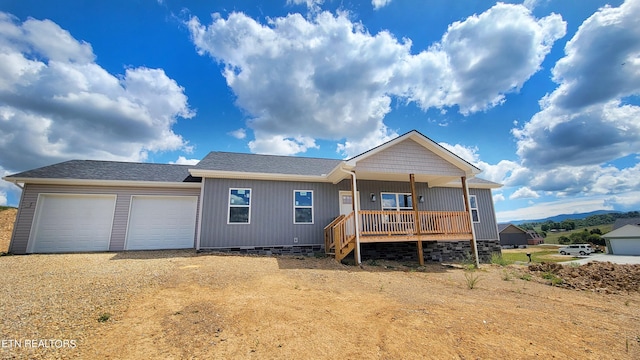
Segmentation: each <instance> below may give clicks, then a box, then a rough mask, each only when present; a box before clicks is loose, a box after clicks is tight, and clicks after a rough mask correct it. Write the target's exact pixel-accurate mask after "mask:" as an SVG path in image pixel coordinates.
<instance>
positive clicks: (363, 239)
mask: <svg viewBox="0 0 640 360" xmlns="http://www.w3.org/2000/svg"><path fill="white" fill-rule="evenodd" d="M354 214H355V212H351V213H350V214H348V215H340V216H339V217H337V218H336V219H335V220H334V221H332V222H331V223H330V224H329V225H327V226H326V227H325V228H324V240H325V251H326V252H327V254H331V255H334V256H335V258H336V260H338V261H340V260H342V259H344V258H345V257H346V256H347V255H349V254H350V253H351V252H352V251H354V250H356V251H357V250H358V249H357V242H359V243H360V244H365V243H383V242H386V243H388V242H416V243H417V247H418V255H419V256H418V260H419V261H420V264H421V265H422V264H423V263H424V257H423V256H422V255H421V254H422V242H423V241H470V242H472V241H473V231H472V227H471V226H472V225H471V220H470V217H469V213H468V212H466V211H382V210H380V211H378V210H361V211H359V212H358V217H357V220H358V221H356V216H355V215H354ZM356 224H357V228H358V229H359V230H360V231H359V234H356ZM356 238H358V239H356ZM357 240H358V241H357Z"/></svg>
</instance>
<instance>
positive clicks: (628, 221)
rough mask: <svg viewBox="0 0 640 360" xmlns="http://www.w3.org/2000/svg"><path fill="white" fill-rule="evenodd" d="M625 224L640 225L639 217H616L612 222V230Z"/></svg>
mask: <svg viewBox="0 0 640 360" xmlns="http://www.w3.org/2000/svg"><path fill="white" fill-rule="evenodd" d="M625 225H636V226H637V225H640V218H618V219H616V222H615V223H614V224H613V229H612V230H616V229H620V228H621V227H623V226H625Z"/></svg>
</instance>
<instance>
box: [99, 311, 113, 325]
mask: <svg viewBox="0 0 640 360" xmlns="http://www.w3.org/2000/svg"><path fill="white" fill-rule="evenodd" d="M109 319H111V314H109V313H102V315H100V317H98V322H101V323H103V322H107V321H109Z"/></svg>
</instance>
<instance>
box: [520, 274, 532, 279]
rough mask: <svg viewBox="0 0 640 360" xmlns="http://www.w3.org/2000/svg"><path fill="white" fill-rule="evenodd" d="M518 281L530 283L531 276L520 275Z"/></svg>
mask: <svg viewBox="0 0 640 360" xmlns="http://www.w3.org/2000/svg"><path fill="white" fill-rule="evenodd" d="M520 280H524V281H531V274H522V275H520Z"/></svg>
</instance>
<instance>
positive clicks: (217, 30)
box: [187, 0, 565, 156]
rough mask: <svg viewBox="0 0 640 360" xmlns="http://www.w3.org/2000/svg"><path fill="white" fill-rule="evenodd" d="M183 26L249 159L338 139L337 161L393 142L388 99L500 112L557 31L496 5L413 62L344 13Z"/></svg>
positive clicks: (557, 20)
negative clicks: (239, 118) (243, 128)
mask: <svg viewBox="0 0 640 360" xmlns="http://www.w3.org/2000/svg"><path fill="white" fill-rule="evenodd" d="M290 2H291V3H302V2H303V1H301V0H292V1H290ZM305 3H308V2H305ZM311 4H312V5H313V4H317V2H314V1H311ZM187 26H188V28H189V30H190V33H191V38H192V41H193V43H194V45H195V46H196V49H197V51H198V53H200V54H201V55H205V54H207V55H209V56H211V57H212V58H214V59H215V60H216V61H217V62H219V63H221V64H223V65H224V70H223V76H224V77H225V79H226V81H227V84H228V86H229V87H230V88H231V89H232V91H233V92H234V94H235V95H236V98H237V100H236V104H237V105H238V106H239V107H241V108H242V109H244V110H245V111H247V113H249V114H250V116H251V118H250V120H249V121H248V122H247V126H248V128H249V129H251V130H253V133H254V134H253V135H254V137H255V139H254V140H250V147H251V148H252V151H260V152H267V153H283V152H289V153H288V154H294V153H296V152H304V151H306V149H308V148H309V147H314V146H315V145H314V144H315V143H312V142H311V141H310V140H309V139H312V140H315V139H327V140H337V141H341V145H340V146H339V149H338V150H339V151H340V152H342V153H343V154H344V155H345V156H353V155H356V154H357V152H354V151H358V150H357V149H360V146H359V145H358V144H371V143H375V144H379V143H381V142H383V141H384V140H385V139H388V138H389V137H391V136H392V135H393V134H394V132H393V131H391V130H390V129H388V128H387V127H386V125H385V124H384V118H385V116H386V115H387V114H388V113H389V112H390V111H391V106H390V105H391V99H392V98H393V97H398V98H399V99H401V100H404V101H405V102H416V103H417V104H418V105H419V106H420V107H421V108H422V109H425V110H426V109H428V108H432V107H436V108H440V109H444V108H446V107H453V106H459V108H460V111H461V112H462V113H463V114H468V113H471V112H474V111H480V110H484V109H487V108H490V107H492V106H496V105H498V104H500V103H501V102H502V101H504V94H506V93H509V92H513V91H518V89H519V88H520V87H521V86H522V84H523V83H524V82H525V81H526V80H527V79H529V77H531V75H533V74H534V73H535V72H537V71H538V70H539V68H540V64H541V62H542V61H543V60H544V57H545V56H546V55H547V53H548V52H549V50H550V48H551V46H552V45H553V43H554V41H555V40H557V39H558V38H560V37H562V36H563V35H564V33H565V22H564V21H563V20H562V18H561V17H560V16H559V15H555V14H552V15H549V16H547V17H545V18H541V19H537V18H535V17H534V16H533V15H532V14H531V13H530V12H529V10H528V9H526V8H525V7H524V6H522V5H508V4H502V3H499V4H497V5H495V6H494V7H492V8H491V9H489V10H487V11H486V12H484V13H482V14H480V15H474V16H471V17H469V18H467V19H465V20H463V21H459V22H456V23H454V24H452V25H450V26H449V29H448V30H447V32H446V33H445V34H444V35H443V37H442V40H441V41H440V42H438V43H436V44H434V45H433V46H431V47H429V48H428V49H425V50H422V51H419V52H418V53H416V54H412V51H411V46H412V43H411V40H410V39H403V40H398V39H396V38H395V37H394V35H393V34H391V33H390V32H388V31H381V32H379V33H377V34H371V33H369V32H368V31H367V30H366V29H365V28H364V26H363V25H362V24H361V23H358V22H353V21H352V20H351V19H350V16H349V14H348V13H347V12H338V13H337V14H335V15H334V14H332V13H329V12H318V13H317V14H314V15H313V16H310V17H309V18H305V17H304V16H302V15H300V14H289V15H287V16H285V17H278V18H273V19H269V20H268V22H267V23H266V24H262V23H259V22H258V21H256V20H254V19H252V18H250V17H248V16H247V15H245V14H243V13H237V12H236V13H231V14H229V15H228V17H227V18H223V17H222V16H221V15H220V14H214V15H213V20H212V22H211V23H210V24H203V23H201V21H200V20H199V19H198V18H197V17H192V18H191V19H190V20H189V21H188V22H187ZM301 139H302V140H301ZM271 147H273V149H271Z"/></svg>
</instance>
